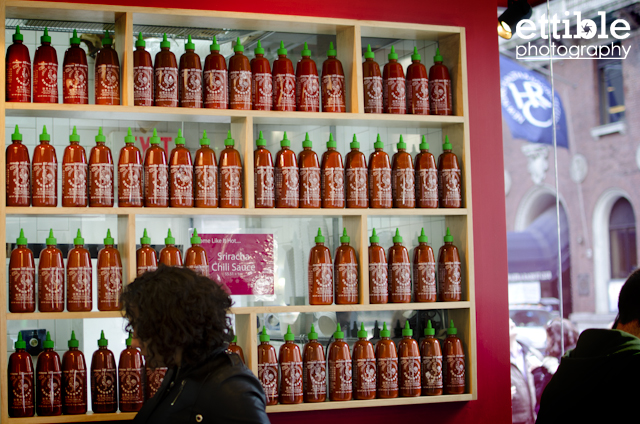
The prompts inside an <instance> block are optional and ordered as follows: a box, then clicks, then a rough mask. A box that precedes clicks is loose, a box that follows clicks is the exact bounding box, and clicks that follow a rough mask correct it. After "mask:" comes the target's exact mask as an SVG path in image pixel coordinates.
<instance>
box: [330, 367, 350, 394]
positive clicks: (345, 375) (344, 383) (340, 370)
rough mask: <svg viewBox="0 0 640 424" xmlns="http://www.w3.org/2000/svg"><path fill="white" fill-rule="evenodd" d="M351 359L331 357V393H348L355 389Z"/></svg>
mask: <svg viewBox="0 0 640 424" xmlns="http://www.w3.org/2000/svg"><path fill="white" fill-rule="evenodd" d="M351 366H352V364H351V360H349V359H329V385H330V387H331V389H330V390H331V393H333V394H336V395H346V394H350V393H352V391H353V388H352V380H353V379H352V373H351Z"/></svg>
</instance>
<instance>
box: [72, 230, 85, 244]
mask: <svg viewBox="0 0 640 424" xmlns="http://www.w3.org/2000/svg"><path fill="white" fill-rule="evenodd" d="M73 244H74V245H76V246H78V245H84V239H83V238H82V233H81V232H80V228H78V234H77V235H76V238H74V239H73Z"/></svg>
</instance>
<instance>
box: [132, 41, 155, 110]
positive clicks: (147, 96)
mask: <svg viewBox="0 0 640 424" xmlns="http://www.w3.org/2000/svg"><path fill="white" fill-rule="evenodd" d="M146 45H147V44H146V43H145V41H144V39H143V38H142V33H141V32H139V33H138V39H137V40H136V49H135V50H134V51H133V104H134V106H153V62H152V61H151V54H149V52H148V51H147V50H145V46H146Z"/></svg>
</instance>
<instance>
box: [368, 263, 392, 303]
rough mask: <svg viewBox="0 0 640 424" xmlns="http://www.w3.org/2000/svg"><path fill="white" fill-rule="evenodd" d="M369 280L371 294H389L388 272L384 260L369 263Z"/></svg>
mask: <svg viewBox="0 0 640 424" xmlns="http://www.w3.org/2000/svg"><path fill="white" fill-rule="evenodd" d="M369 282H370V284H371V285H370V288H371V294H372V295H378V296H386V295H387V294H389V274H388V268H387V264H386V263H384V262H376V263H369Z"/></svg>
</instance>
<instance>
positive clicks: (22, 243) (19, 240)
mask: <svg viewBox="0 0 640 424" xmlns="http://www.w3.org/2000/svg"><path fill="white" fill-rule="evenodd" d="M16 244H17V245H18V246H26V245H27V238H26V237H25V236H24V230H23V229H22V228H20V237H18V238H17V239H16Z"/></svg>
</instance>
